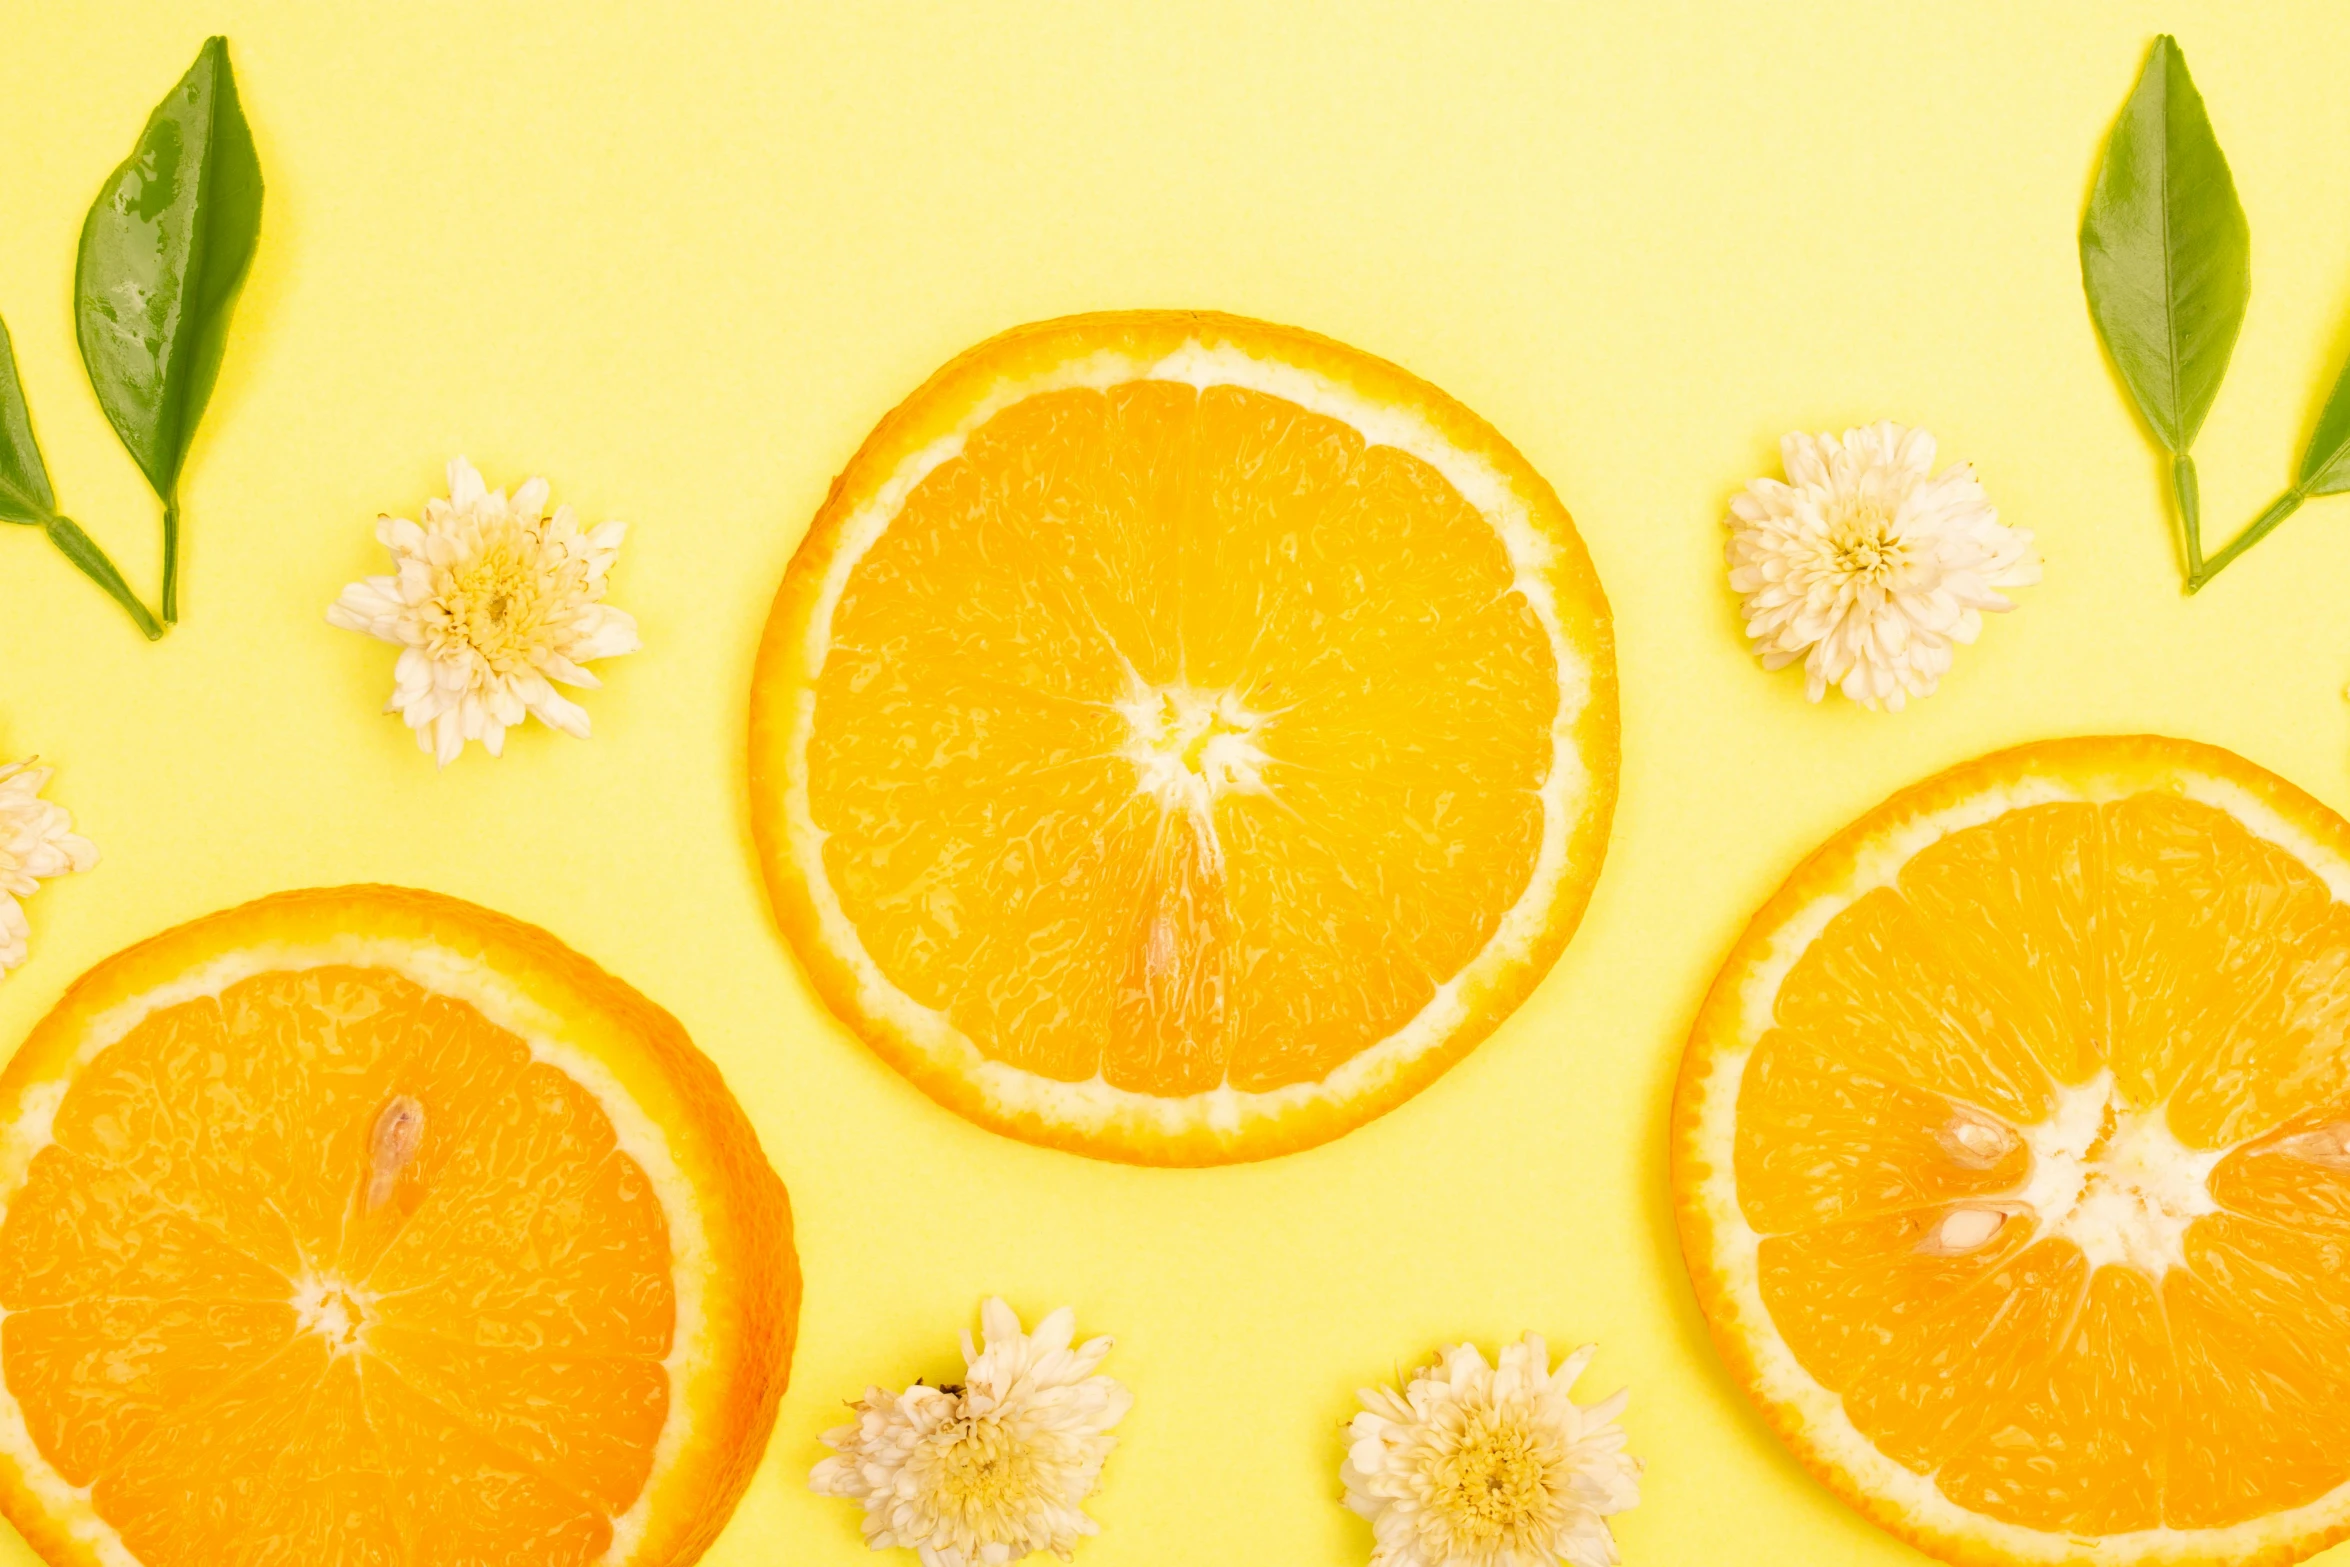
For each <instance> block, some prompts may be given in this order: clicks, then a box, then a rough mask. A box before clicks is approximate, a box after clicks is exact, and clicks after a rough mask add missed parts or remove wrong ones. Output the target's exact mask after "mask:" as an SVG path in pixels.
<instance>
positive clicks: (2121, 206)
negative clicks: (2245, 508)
mask: <svg viewBox="0 0 2350 1567" xmlns="http://www.w3.org/2000/svg"><path fill="white" fill-rule="evenodd" d="M2081 282H2082V286H2083V287H2084V288H2085V289H2086V290H2087V292H2088V296H2089V313H2090V315H2091V316H2092V317H2093V318H2094V319H2095V320H2096V323H2097V330H2098V333H2099V335H2100V336H2102V337H2103V338H2104V339H2105V346H2106V348H2107V350H2108V351H2109V352H2111V353H2112V355H2113V362H2114V364H2115V366H2116V367H2117V368H2118V369H2119V370H2120V371H2121V376H2122V381H2123V383H2124V384H2125V385H2126V386H2128V387H2129V389H2130V396H2131V397H2132V398H2133V399H2134V400H2135V401H2136V402H2137V405H2138V411H2139V412H2140V413H2142V414H2144V415H2145V417H2146V423H2147V424H2148V425H2149V426H2150V427H2151V428H2152V429H2153V431H2154V434H2155V438H2156V439H2157V440H2159V441H2161V442H2162V444H2163V446H2164V447H2165V448H2166V449H2167V450H2169V451H2171V452H2174V453H2176V452H2184V451H2185V450H2186V449H2187V448H2188V447H2189V446H2191V445H2193V444H2194V441H2195V432H2196V431H2198V430H2200V429H2201V428H2202V427H2203V419H2204V416H2205V415H2206V414H2208V413H2209V412H2210V411H2211V403H2212V399H2213V398H2215V397H2217V396H2218V395H2219V383H2220V378H2221V377H2222V376H2223V375H2225V374H2226V373H2227V368H2228V356H2229V355H2230V354H2231V353H2233V352H2234V350H2235V346H2236V334H2237V332H2238V331H2239V330H2241V328H2242V327H2243V325H2244V306H2245V304H2246V302H2247V301H2248V300H2249V299H2250V298H2251V294H2252V241H2251V231H2250V229H2249V227H2248V226H2247V225H2246V223H2245V221H2244V208H2243V204H2242V203H2241V202H2239V201H2237V199H2236V182H2235V180H2234V179H2233V178H2232V177H2230V175H2229V173H2228V160H2227V158H2226V157H2225V156H2224V155H2223V154H2222V153H2221V152H2220V150H2219V142H2218V139H2217V138H2216V137H2214V136H2213V135H2212V131H2211V120H2210V118H2209V116H2207V115H2206V114H2205V113H2204V111H2203V98H2202V95H2201V94H2199V93H2197V92H2196V91H2195V83H2194V82H2193V80H2191V79H2190V78H2189V77H2188V75H2187V61H2186V57H2185V56H2184V55H2182V54H2181V53H2180V52H2179V46H2178V44H2177V43H2176V42H2175V41H2174V40H2173V39H2171V38H2170V37H2169V36H2168V35H2165V36H2163V37H2161V38H2158V39H2156V40H2155V41H2154V49H2153V52H2152V53H2151V54H2149V55H2148V56H2147V58H2146V68H2145V69H2144V70H2143V71H2141V72H2140V73H2139V76H2138V85H2137V86H2136V87H2135V88H2133V89H2132V90H2131V92H2130V97H2129V101H2128V102H2127V103H2125V104H2124V105H2123V106H2122V112H2121V118H2120V119H2119V120H2117V121H2116V122H2115V123H2114V127H2113V135H2112V137H2111V138H2110V139H2109V140H2108V141H2107V142H2106V147H2105V156H2104V159H2103V160H2102V161H2101V162H2100V163H2099V164H2098V166H2097V182H2096V185H2095V187H2094V189H2093V190H2092V191H2091V193H2090V196H2089V211H2088V215H2087V217H2085V218H2084V219H2083V220H2082V222H2081Z"/></svg>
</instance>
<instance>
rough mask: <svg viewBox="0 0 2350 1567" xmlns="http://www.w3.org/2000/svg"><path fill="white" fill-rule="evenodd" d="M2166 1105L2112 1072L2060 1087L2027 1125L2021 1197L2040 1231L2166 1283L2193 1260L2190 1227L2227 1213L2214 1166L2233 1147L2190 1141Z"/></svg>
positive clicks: (2098, 1264) (2094, 1263)
mask: <svg viewBox="0 0 2350 1567" xmlns="http://www.w3.org/2000/svg"><path fill="white" fill-rule="evenodd" d="M2165 1111H2166V1107H2165V1106H2162V1105H2155V1106H2153V1107H2151V1108H2144V1109H2141V1108H2138V1107H2136V1106H2132V1105H2130V1104H2128V1103H2126V1102H2125V1101H2123V1100H2122V1099H2121V1098H2120V1096H2119V1095H2117V1094H2116V1093H2115V1091H2114V1086H2113V1074H2112V1073H2111V1072H2110V1071H2108V1072H2100V1073H2098V1074H2097V1075H2096V1076H2095V1077H2093V1078H2091V1079H2090V1080H2089V1081H2088V1082H2086V1083H2080V1084H2074V1085H2069V1086H2068V1085H2066V1084H2062V1083H2060V1084H2058V1085H2057V1088H2056V1110H2055V1112H2054V1113H2053V1114H2052V1115H2050V1116H2049V1117H2048V1119H2047V1120H2045V1121H2042V1122H2040V1123H2039V1124H2038V1125H2035V1126H2025V1127H2019V1128H2018V1129H2017V1130H2019V1131H2021V1132H2022V1133H2023V1138H2024V1143H2025V1145H2026V1146H2028V1147H2029V1148H2030V1149H2031V1150H2032V1173H2031V1177H2030V1179H2029V1181H2028V1182H2027V1183H2026V1185H2025V1187H2024V1189H2023V1191H2022V1192H2021V1193H2019V1194H2018V1201H2020V1202H2022V1203H2023V1204H2024V1205H2025V1206H2026V1207H2028V1208H2030V1209H2031V1210H2032V1211H2033V1213H2034V1214H2035V1215H2037V1217H2038V1219H2039V1223H2040V1233H2041V1234H2043V1235H2053V1236H2056V1237H2057V1238H2059V1239H2061V1240H2069V1241H2071V1242H2072V1243H2073V1244H2074V1245H2075V1246H2078V1247H2080V1248H2081V1255H2082V1257H2083V1258H2085V1259H2086V1260H2087V1261H2088V1264H2089V1266H2090V1267H2092V1268H2102V1267H2104V1266H2106V1265H2107V1264H2108V1263H2114V1264H2119V1265H2120V1266H2122V1267H2126V1268H2136V1269H2137V1270H2138V1271H2139V1272H2141V1273H2143V1274H2145V1275H2146V1276H2147V1277H2148V1278H2150V1279H2153V1280H2155V1281H2157V1282H2160V1281H2161V1279H2162V1276H2163V1275H2164V1274H2166V1273H2168V1272H2170V1270H2171V1269H2173V1268H2183V1267H2185V1266H2186V1265H2187V1226H2188V1225H2190V1224H2193V1223H2194V1222H2195V1221H2196V1220H2197V1219H2199V1218H2201V1217H2203V1215H2205V1214H2207V1213H2217V1212H2219V1203H2218V1202H2217V1201H2216V1200H2214V1199H2213V1197H2212V1195H2211V1172H2212V1169H2213V1167H2214V1166H2216V1165H2217V1164H2218V1163H2219V1162H2220V1160H2222V1159H2224V1158H2226V1157H2227V1155H2228V1152H2229V1150H2227V1149H2225V1148H2190V1147H2188V1146H2187V1145H2186V1144H2185V1143H2182V1142H2180V1141H2179V1140H2178V1139H2177V1138H2176V1137H2174V1136H2172V1135H2171V1129H2170V1121H2169V1118H2168V1116H2167V1115H2166V1113H2165Z"/></svg>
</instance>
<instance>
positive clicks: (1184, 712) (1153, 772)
mask: <svg viewBox="0 0 2350 1567" xmlns="http://www.w3.org/2000/svg"><path fill="white" fill-rule="evenodd" d="M1128 675H1129V677H1130V678H1131V680H1132V682H1133V690H1132V693H1131V694H1130V695H1128V696H1127V697H1126V698H1125V699H1124V700H1122V701H1120V702H1119V703H1118V704H1117V706H1118V711H1119V713H1121V714H1122V715H1124V717H1125V719H1126V722H1127V726H1128V728H1129V729H1130V731H1131V736H1130V738H1129V739H1128V740H1127V742H1126V749H1125V756H1126V759H1127V760H1128V761H1130V762H1132V763H1133V764H1134V792H1135V793H1136V794H1141V795H1148V796H1149V797H1151V798H1152V799H1153V800H1156V801H1157V802H1158V804H1159V808H1160V809H1162V810H1165V811H1184V812H1188V813H1190V814H1192V815H1193V816H1195V817H1197V818H1200V819H1203V820H1207V819H1210V818H1209V815H1208V811H1209V807H1211V806H1213V805H1214V804H1215V803H1216V801H1217V800H1218V799H1219V798H1221V797H1222V796H1224V795H1226V794H1234V793H1237V794H1263V793H1265V792H1266V789H1265V774H1264V769H1265V764H1266V763H1268V762H1270V761H1271V760H1272V758H1271V757H1269V756H1267V755H1266V754H1265V752H1264V749H1263V748H1262V747H1260V746H1259V745H1258V744H1257V741H1256V734H1257V730H1258V729H1259V728H1260V727H1261V726H1262V725H1263V724H1264V721H1265V720H1264V718H1263V716H1262V715H1261V714H1257V713H1252V712H1250V711H1249V710H1248V709H1247V708H1246V707H1244V706H1242V705H1241V700H1240V695H1239V693H1238V692H1235V691H1201V690H1199V689H1197V688H1195V687H1192V686H1188V685H1163V686H1154V685H1147V684H1145V683H1144V682H1143V680H1142V678H1141V677H1140V676H1138V675H1134V674H1133V672H1132V671H1131V670H1129V671H1128ZM1211 836H1212V829H1211Z"/></svg>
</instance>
